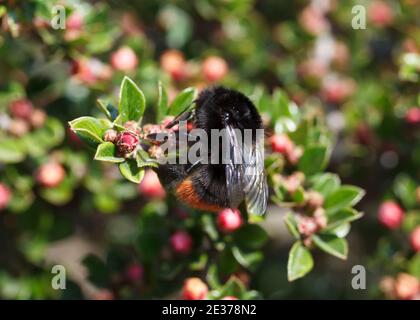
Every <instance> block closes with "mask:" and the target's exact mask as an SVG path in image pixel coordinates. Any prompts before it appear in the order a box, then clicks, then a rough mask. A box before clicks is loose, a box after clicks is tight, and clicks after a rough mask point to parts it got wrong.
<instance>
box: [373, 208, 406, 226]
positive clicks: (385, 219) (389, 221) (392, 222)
mask: <svg viewBox="0 0 420 320" xmlns="http://www.w3.org/2000/svg"><path fill="white" fill-rule="evenodd" d="M378 219H379V222H380V223H381V224H383V225H384V226H385V227H387V228H388V229H396V228H398V227H399V226H400V225H401V223H402V221H403V219H404V211H403V209H402V208H401V207H400V206H399V205H398V204H397V203H395V202H394V201H385V202H383V203H382V204H381V206H380V207H379V212H378Z"/></svg>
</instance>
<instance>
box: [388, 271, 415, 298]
mask: <svg viewBox="0 0 420 320" xmlns="http://www.w3.org/2000/svg"><path fill="white" fill-rule="evenodd" d="M419 286H420V283H419V280H418V279H417V278H416V277H415V276H412V275H411V274H408V273H400V274H398V276H397V278H396V279H395V288H394V290H395V295H396V297H397V299H401V300H409V299H412V298H414V296H416V294H417V293H418V292H419V290H420V288H419Z"/></svg>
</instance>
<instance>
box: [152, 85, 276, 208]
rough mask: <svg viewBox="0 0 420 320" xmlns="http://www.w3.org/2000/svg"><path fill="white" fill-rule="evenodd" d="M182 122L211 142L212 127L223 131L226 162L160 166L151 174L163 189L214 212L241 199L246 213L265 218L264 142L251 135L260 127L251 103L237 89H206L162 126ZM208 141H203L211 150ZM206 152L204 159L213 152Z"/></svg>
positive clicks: (254, 108) (261, 127) (189, 202)
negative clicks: (248, 136) (245, 139)
mask: <svg viewBox="0 0 420 320" xmlns="http://www.w3.org/2000/svg"><path fill="white" fill-rule="evenodd" d="M181 121H188V122H190V121H191V122H192V124H193V127H195V128H199V129H203V130H204V131H205V132H206V134H207V136H208V137H211V138H212V135H211V131H212V129H218V130H222V129H223V131H224V132H225V136H226V141H227V147H226V150H228V151H229V152H228V153H227V157H226V159H224V161H219V162H218V163H214V162H212V161H208V162H207V163H204V161H201V162H196V163H191V162H189V161H187V163H186V164H179V163H177V164H163V165H160V166H159V167H158V168H156V169H155V170H156V172H157V174H158V176H159V179H160V181H161V183H162V185H164V186H165V188H167V189H169V190H170V191H172V192H173V193H174V194H175V195H176V197H177V198H178V199H179V200H181V201H182V202H184V203H186V204H187V205H188V206H190V207H192V208H196V209H200V210H205V211H214V212H217V211H220V210H222V209H224V208H237V207H238V206H239V205H240V204H241V203H242V202H243V201H245V204H246V207H247V211H248V213H251V214H264V213H265V211H266V207H267V198H268V187H267V180H266V176H265V171H264V155H263V143H264V141H263V139H258V138H257V134H256V132H257V131H258V129H263V125H262V120H261V117H260V115H259V113H258V111H257V109H256V107H255V106H254V104H253V103H252V102H251V101H250V100H249V99H248V98H247V97H246V96H245V95H243V94H242V93H240V92H238V91H235V90H231V89H227V88H225V87H221V86H218V87H210V88H207V89H205V90H203V91H202V92H201V93H200V94H199V96H198V98H197V99H196V100H195V101H194V103H193V106H192V107H190V108H188V109H187V110H185V111H184V112H182V113H181V114H180V115H178V116H177V117H175V119H174V120H173V121H172V122H171V123H169V124H168V125H167V126H166V127H167V128H171V127H174V126H175V125H177V124H178V123H180V122H181ZM247 129H248V132H251V133H252V140H251V142H250V143H243V139H242V138H243V137H244V134H245V131H246V130H247ZM211 138H210V141H208V142H209V145H211V146H213V144H212V141H211ZM213 142H214V141H213ZM196 143H200V141H198V142H196ZM218 148H219V150H217V151H218V153H217V154H222V152H221V150H222V149H223V148H222V146H220V147H218ZM208 150H209V151H208V155H206V156H208V157H209V158H211V157H212V154H213V153H214V152H215V151H216V150H215V149H214V148H213V150H212V149H211V148H210V149H208ZM220 160H222V156H220ZM238 160H239V161H238Z"/></svg>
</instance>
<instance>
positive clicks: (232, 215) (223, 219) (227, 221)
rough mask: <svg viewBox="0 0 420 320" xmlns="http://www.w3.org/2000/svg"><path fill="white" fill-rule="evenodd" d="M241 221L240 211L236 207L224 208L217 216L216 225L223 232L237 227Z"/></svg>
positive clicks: (231, 230)
mask: <svg viewBox="0 0 420 320" xmlns="http://www.w3.org/2000/svg"><path fill="white" fill-rule="evenodd" d="M242 223H243V220H242V216H241V213H240V212H239V210H238V209H234V210H232V209H230V208H227V209H224V210H222V211H220V212H219V214H218V216H217V225H218V227H219V229H220V230H221V231H223V232H226V233H229V232H233V231H235V230H236V229H238V228H239V227H240V226H241V225H242Z"/></svg>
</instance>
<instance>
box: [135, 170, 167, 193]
mask: <svg viewBox="0 0 420 320" xmlns="http://www.w3.org/2000/svg"><path fill="white" fill-rule="evenodd" d="M139 193H140V194H141V195H144V196H146V197H148V198H154V199H163V198H165V196H166V192H165V189H164V188H163V186H162V184H161V183H160V181H159V177H158V176H157V174H156V172H154V171H153V170H146V172H145V174H144V177H143V180H142V181H141V183H140V184H139Z"/></svg>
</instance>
